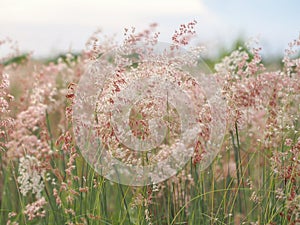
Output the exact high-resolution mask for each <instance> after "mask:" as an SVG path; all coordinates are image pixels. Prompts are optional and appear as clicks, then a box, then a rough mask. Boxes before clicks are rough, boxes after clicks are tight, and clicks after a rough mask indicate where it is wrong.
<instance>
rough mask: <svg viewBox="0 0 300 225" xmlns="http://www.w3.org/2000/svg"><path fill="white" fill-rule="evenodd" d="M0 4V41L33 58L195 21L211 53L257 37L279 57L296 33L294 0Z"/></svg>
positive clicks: (299, 20) (165, 33)
mask: <svg viewBox="0 0 300 225" xmlns="http://www.w3.org/2000/svg"><path fill="white" fill-rule="evenodd" d="M0 5H1V7H0V39H2V38H5V37H10V38H12V39H13V40H15V41H17V42H18V43H19V47H20V49H21V50H22V51H24V52H33V56H34V57H35V58H39V57H50V56H54V55H58V54H60V53H65V52H68V51H71V52H78V51H81V50H82V49H83V48H84V45H85V42H86V41H87V39H88V37H89V36H90V35H91V34H92V33H93V32H94V31H95V30H97V29H98V28H100V29H102V30H103V32H104V33H105V34H118V35H119V38H121V36H122V34H123V31H124V28H125V27H131V26H134V27H136V28H137V29H144V28H147V26H148V24H150V23H153V22H157V23H158V24H159V28H158V29H159V31H160V32H161V36H160V40H161V41H165V42H168V41H170V37H171V35H172V34H173V32H174V31H175V29H176V28H177V27H178V26H179V25H180V24H182V23H186V22H189V21H191V20H193V19H196V20H197V21H198V24H197V27H196V30H197V34H198V40H199V42H200V43H203V44H205V45H206V46H207V48H208V51H209V52H211V53H212V54H214V53H215V52H217V51H219V49H230V48H232V46H233V45H234V43H235V42H236V41H237V40H245V41H247V40H249V39H251V38H257V39H259V40H260V43H261V45H262V47H263V49H264V50H263V55H267V56H280V55H282V53H283V51H284V49H285V48H286V47H287V44H288V42H290V41H292V40H293V39H295V38H297V37H298V35H299V32H300V13H299V9H300V1H297V0H285V1H284V0H277V1H271V0H264V1H261V0H252V1H239V0H227V1H217V0H151V1H150V0H127V1H124V0H109V1H108V0H107V1H104V0H85V1H82V0H80V1H79V0H43V1H41V0H26V1H22V0H4V1H3V0H2V1H1V3H0ZM5 53H6V50H5V49H0V55H3V54H5Z"/></svg>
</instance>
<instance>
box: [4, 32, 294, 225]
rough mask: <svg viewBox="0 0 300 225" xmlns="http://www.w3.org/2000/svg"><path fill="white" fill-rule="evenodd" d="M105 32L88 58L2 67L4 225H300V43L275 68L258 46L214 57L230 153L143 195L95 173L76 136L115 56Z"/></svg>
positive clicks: (22, 59)
mask: <svg viewBox="0 0 300 225" xmlns="http://www.w3.org/2000/svg"><path fill="white" fill-rule="evenodd" d="M146 31H147V32H144V31H143V32H141V33H137V34H136V35H137V36H136V37H141V36H142V38H145V39H146V40H147V38H148V39H149V37H153V36H154V37H155V32H154V31H153V30H152V28H151V27H150V30H146ZM149 33H150V34H149ZM152 34H153V36H151V35H152ZM97 35H98V34H94V36H92V37H91V39H90V40H89V41H88V47H87V49H85V50H84V51H83V52H82V53H80V54H70V53H69V54H63V55H61V56H60V57H58V58H56V59H53V60H49V61H47V62H44V61H41V60H34V59H32V58H31V56H30V55H26V54H23V55H22V54H20V53H19V52H18V51H12V52H11V54H9V55H8V56H7V57H5V58H2V59H1V61H0V76H1V77H2V79H1V80H0V81H1V82H0V111H1V114H0V128H1V130H0V167H1V168H0V224H3V225H4V224H7V225H9V224H28V225H29V224H70V225H71V224H78V225H79V224H90V225H92V224H95V225H96V224H141V225H142V224H145V225H146V224H147V225H150V224H160V225H162V224H174V225H175V224H196V225H198V224H269V225H275V224H276V225H284V224H293V225H296V224H300V132H299V130H300V121H299V116H300V58H299V46H300V40H295V41H293V42H291V44H290V45H289V46H290V49H288V50H287V51H286V53H285V55H284V57H283V59H282V62H281V63H280V64H275V67H274V66H273V67H268V65H265V64H264V60H262V58H261V56H260V48H258V47H247V48H246V47H245V46H238V47H237V48H236V49H235V50H233V51H231V52H228V53H226V54H224V56H222V57H221V58H219V59H214V60H212V59H210V60H208V59H207V60H206V62H207V64H208V65H209V66H210V67H211V69H212V71H213V73H214V75H215V76H216V78H217V80H218V81H219V84H220V87H221V89H222V95H223V98H224V99H225V100H226V104H227V106H226V112H224V113H226V132H225V136H224V140H223V143H222V146H221V147H220V152H219V153H218V155H217V157H216V158H215V159H214V160H213V162H212V163H211V164H210V165H209V167H208V168H206V169H205V170H200V168H199V167H200V166H201V156H202V155H201V151H203V152H204V149H203V148H200V149H198V151H197V152H196V151H195V154H194V155H193V156H192V157H191V159H190V160H189V161H188V163H187V164H186V166H185V167H184V168H183V169H182V170H181V171H179V172H178V174H177V175H176V176H173V177H171V178H170V179H168V180H166V181H164V182H161V183H158V184H152V185H147V186H144V187H134V186H127V185H122V184H118V183H114V182H111V181H110V180H107V179H105V178H104V177H103V176H101V175H99V174H98V173H97V172H95V170H94V169H93V168H92V167H91V166H90V165H89V164H88V163H87V162H86V160H85V159H84V158H83V157H82V151H81V149H80V148H79V147H78V146H77V145H76V141H75V139H76V138H75V137H74V133H73V130H72V127H73V124H72V113H73V112H72V106H73V101H74V94H75V93H76V85H77V83H78V81H79V80H80V78H81V76H82V74H83V71H84V66H85V64H86V62H87V61H89V60H91V59H95V58H97V57H98V58H99V57H101V55H99V54H100V53H101V52H104V51H107V50H109V49H111V48H112V46H111V44H112V43H109V42H107V41H105V40H104V41H103V42H100V41H98V37H97ZM138 35H140V36H138ZM143 35H144V36H143ZM128 36H129V37H130V35H128ZM96 37H97V38H96ZM182 37H185V36H184V35H183V36H182V35H180V34H178V36H176V38H177V39H176V38H175V39H173V41H174V40H175V42H176V41H177V42H178V43H177V44H179V45H183V46H184V45H185V43H184V41H185V40H186V39H184V38H182ZM99 40H100V39H99ZM127 40H129V39H127ZM1 43H2V45H5V44H8V43H6V42H5V41H3V42H1ZM0 47H1V46H0ZM132 66H133V67H134V66H136V65H135V64H132ZM274 68H276V70H274ZM139 137H140V138H141V136H139Z"/></svg>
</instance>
